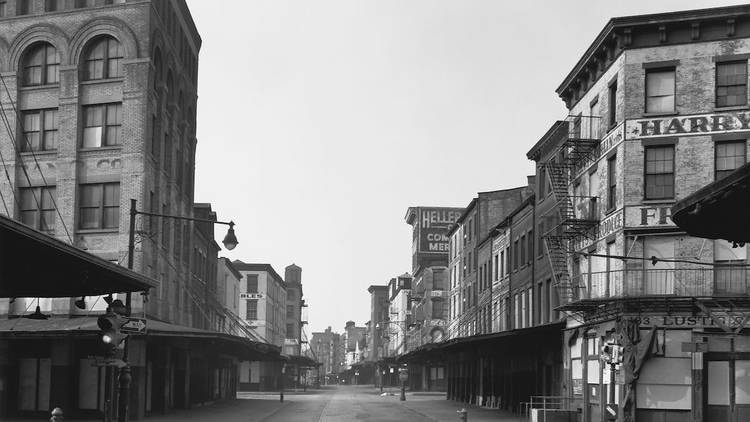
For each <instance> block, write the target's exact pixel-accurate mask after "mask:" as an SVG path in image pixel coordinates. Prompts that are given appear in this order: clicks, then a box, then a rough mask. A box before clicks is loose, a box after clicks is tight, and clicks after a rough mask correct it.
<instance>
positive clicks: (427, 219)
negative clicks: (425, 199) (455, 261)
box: [417, 208, 461, 254]
mask: <svg viewBox="0 0 750 422" xmlns="http://www.w3.org/2000/svg"><path fill="white" fill-rule="evenodd" d="M460 216H461V211H459V210H456V209H451V208H419V222H418V224H419V247H418V249H417V252H427V253H444V254H447V253H448V251H449V249H448V240H449V239H448V230H449V229H450V227H451V226H452V225H453V223H455V222H456V220H458V217H460Z"/></svg>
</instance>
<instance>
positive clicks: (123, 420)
mask: <svg viewBox="0 0 750 422" xmlns="http://www.w3.org/2000/svg"><path fill="white" fill-rule="evenodd" d="M139 214H140V215H148V216H151V217H161V218H171V219H174V220H186V221H197V222H200V223H211V224H224V225H226V226H229V230H228V231H227V234H226V236H224V240H223V241H222V243H223V244H224V247H225V248H227V249H228V250H230V251H231V250H232V249H234V248H236V247H237V244H239V242H238V241H237V236H236V235H235V234H234V221H229V222H224V221H214V220H209V219H205V218H194V217H183V216H181V215H168V214H158V213H153V212H146V211H138V210H137V209H136V200H135V199H131V200H130V227H129V229H130V231H129V233H128V269H129V270H132V269H133V254H134V253H135V216H136V215H139ZM130 308H131V295H130V292H127V293H126V294H125V309H126V310H127V315H128V316H130ZM129 343H130V342H129V341H128V338H127V337H126V338H125V350H124V351H123V358H122V360H123V361H124V362H125V365H123V367H122V368H120V376H119V378H118V381H119V392H118V394H119V400H118V401H117V404H118V406H117V420H118V422H128V420H129V418H130V415H129V414H128V404H129V400H128V398H129V397H130V380H131V377H130V365H128V344H129Z"/></svg>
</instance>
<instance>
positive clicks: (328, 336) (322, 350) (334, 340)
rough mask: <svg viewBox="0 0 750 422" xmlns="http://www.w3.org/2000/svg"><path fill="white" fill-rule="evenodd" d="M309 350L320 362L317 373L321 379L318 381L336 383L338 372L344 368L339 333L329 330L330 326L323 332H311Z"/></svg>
mask: <svg viewBox="0 0 750 422" xmlns="http://www.w3.org/2000/svg"><path fill="white" fill-rule="evenodd" d="M310 350H312V352H313V355H314V356H315V357H316V358H317V359H318V362H320V364H321V367H320V371H319V373H320V376H321V378H322V379H321V380H319V381H320V382H321V383H323V384H326V385H327V384H335V383H337V382H338V374H339V373H340V372H341V371H343V369H344V368H343V365H342V363H343V362H344V356H343V355H342V354H341V351H342V348H341V334H339V333H336V332H333V331H331V327H328V328H326V330H325V331H323V332H318V333H313V334H312V338H311V339H310Z"/></svg>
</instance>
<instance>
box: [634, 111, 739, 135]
mask: <svg viewBox="0 0 750 422" xmlns="http://www.w3.org/2000/svg"><path fill="white" fill-rule="evenodd" d="M747 131H750V112H747V111H734V112H725V113H712V114H697V115H692V116H670V117H657V118H650V119H649V118H646V119H637V120H628V121H627V128H626V133H627V138H628V139H636V138H658V137H665V136H691V135H709V134H715V133H725V132H747Z"/></svg>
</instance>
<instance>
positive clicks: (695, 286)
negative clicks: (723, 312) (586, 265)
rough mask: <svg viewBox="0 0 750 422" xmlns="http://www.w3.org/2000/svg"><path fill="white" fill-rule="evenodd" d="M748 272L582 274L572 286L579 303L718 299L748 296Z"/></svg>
mask: <svg viewBox="0 0 750 422" xmlns="http://www.w3.org/2000/svg"><path fill="white" fill-rule="evenodd" d="M749 281H750V268H746V267H743V266H715V267H713V268H674V269H672V268H670V269H633V270H613V271H602V272H594V273H589V274H581V275H578V276H576V277H574V278H573V280H572V284H573V286H574V288H575V289H576V291H577V298H578V299H604V298H613V297H634V296H680V297H720V296H747V295H750V284H749V283H748V282H749Z"/></svg>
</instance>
